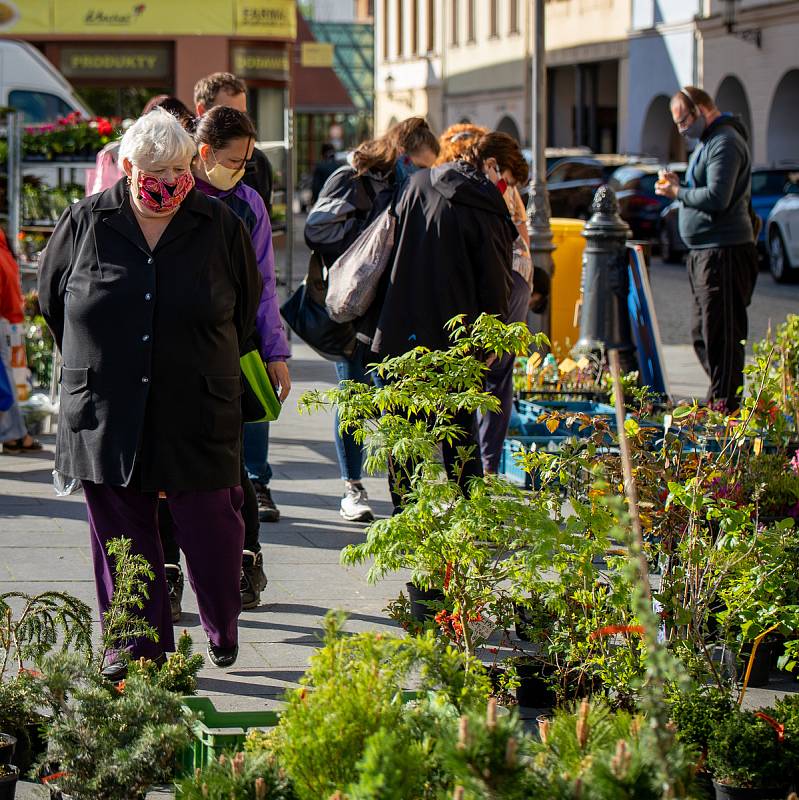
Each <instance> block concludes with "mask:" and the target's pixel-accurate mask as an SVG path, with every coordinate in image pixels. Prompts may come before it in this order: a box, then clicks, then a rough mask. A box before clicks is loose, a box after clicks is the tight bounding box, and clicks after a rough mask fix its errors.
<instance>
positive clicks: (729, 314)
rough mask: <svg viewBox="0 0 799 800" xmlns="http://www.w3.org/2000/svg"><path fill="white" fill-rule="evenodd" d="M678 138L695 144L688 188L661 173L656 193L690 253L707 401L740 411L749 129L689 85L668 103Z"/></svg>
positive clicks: (750, 275) (749, 233) (749, 284)
mask: <svg viewBox="0 0 799 800" xmlns="http://www.w3.org/2000/svg"><path fill="white" fill-rule="evenodd" d="M671 115H672V118H673V119H674V123H675V124H676V125H677V128H678V129H679V131H680V133H681V134H682V135H683V136H684V137H686V139H687V140H688V141H689V144H690V143H691V142H695V143H696V146H695V148H694V151H693V153H692V154H691V159H690V161H689V163H688V170H687V172H686V175H685V178H686V185H685V186H680V183H679V179H678V177H677V176H676V175H675V174H674V173H673V172H664V173H662V174H661V176H660V179H659V180H658V183H657V186H656V191H657V193H658V194H661V195H663V196H665V197H669V198H671V199H672V200H674V199H676V200H679V201H680V214H679V226H680V235H681V236H682V238H683V239H684V240H685V242H686V244H687V245H688V247H689V248H690V253H689V256H688V279H689V281H690V284H691V291H692V293H693V299H694V303H693V315H692V317H693V319H692V326H691V333H692V336H693V343H694V349H695V350H696V354H697V356H698V358H699V361H700V362H701V363H702V366H703V367H704V369H705V372H707V374H708V376H709V377H710V389H709V392H708V396H707V401H708V402H709V403H723V404H724V406H725V408H726V409H727V410H728V411H734V410H735V409H737V408H738V406H739V405H740V389H741V387H742V385H743V367H744V357H745V346H744V344H743V343H742V342H743V341H744V340H745V339H746V336H747V333H748V321H747V314H746V309H747V308H748V306H749V303H750V301H751V299H752V292H753V291H754V288H755V281H756V280H757V271H758V264H757V251H756V249H755V243H754V240H755V237H754V231H753V230H752V216H751V212H750V209H751V182H752V175H751V172H752V164H751V158H750V155H749V146H748V143H747V139H748V134H747V132H746V130H745V128H744V127H743V126H742V125H741V124H740V123H739V122H738V120H736V119H735V118H734V117H732V116H731V115H729V114H722V113H721V112H720V111H719V109H718V108H716V105H715V103H714V102H713V100H712V98H711V97H710V96H709V95H708V94H707V93H706V92H704V91H703V90H702V89H698V88H696V87H695V86H686V87H685V88H684V89H680V91H679V92H677V94H675V95H674V97H672V99H671Z"/></svg>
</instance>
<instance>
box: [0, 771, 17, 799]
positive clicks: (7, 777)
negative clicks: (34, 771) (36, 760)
mask: <svg viewBox="0 0 799 800" xmlns="http://www.w3.org/2000/svg"><path fill="white" fill-rule="evenodd" d="M18 780H19V770H18V769H17V768H16V767H15V766H14V765H13V764H0V800H14V795H16V793H17V781H18Z"/></svg>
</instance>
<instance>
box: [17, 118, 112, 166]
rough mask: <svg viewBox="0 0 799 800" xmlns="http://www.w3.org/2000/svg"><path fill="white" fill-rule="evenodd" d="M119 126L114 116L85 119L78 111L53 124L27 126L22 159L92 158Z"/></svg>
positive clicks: (24, 133) (109, 139) (23, 140)
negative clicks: (110, 117) (112, 117)
mask: <svg viewBox="0 0 799 800" xmlns="http://www.w3.org/2000/svg"><path fill="white" fill-rule="evenodd" d="M118 127H119V120H117V119H106V118H105V117H93V118H90V119H85V118H83V117H82V116H81V115H80V113H79V112H77V111H73V112H72V113H71V114H69V115H68V116H66V117H60V118H59V119H58V120H57V121H56V122H55V123H45V124H40V125H27V126H25V129H24V131H23V135H22V152H23V158H44V159H48V160H50V159H58V158H62V157H64V156H81V157H85V158H88V157H94V154H95V153H96V152H97V151H99V150H101V149H102V148H103V147H105V145H107V144H108V143H109V142H110V141H111V140H112V139H113V138H114V137H115V134H116V129H117V128H118Z"/></svg>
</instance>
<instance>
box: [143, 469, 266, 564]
mask: <svg viewBox="0 0 799 800" xmlns="http://www.w3.org/2000/svg"><path fill="white" fill-rule="evenodd" d="M241 488H242V490H243V492H244V505H242V507H241V516H242V517H243V518H244V548H243V549H244V550H251V551H252V552H253V553H257V552H259V551H260V549H261V543H260V542H259V541H258V533H259V531H260V528H261V523H260V520H259V519H258V500H257V498H256V497H255V489H254V488H253V485H252V481H250V479H249V477H248V475H247V469H246V468H245V466H244V460H242V462H241ZM158 532H159V534H160V535H161V548H162V549H163V551H164V563H165V564H180V548H179V547H178V543H177V541H176V539H175V523H174V521H173V520H172V515H171V514H170V513H169V503H167V502H166V501H165V500H159V501H158Z"/></svg>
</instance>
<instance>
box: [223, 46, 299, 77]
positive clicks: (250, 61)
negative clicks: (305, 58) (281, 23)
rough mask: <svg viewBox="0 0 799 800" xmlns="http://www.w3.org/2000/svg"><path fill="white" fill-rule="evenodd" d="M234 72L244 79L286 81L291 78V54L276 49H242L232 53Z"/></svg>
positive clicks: (238, 48) (234, 48)
mask: <svg viewBox="0 0 799 800" xmlns="http://www.w3.org/2000/svg"><path fill="white" fill-rule="evenodd" d="M230 61H231V66H232V70H233V72H235V73H236V75H238V76H240V77H242V78H254V79H256V80H262V81H285V80H288V77H289V69H290V64H289V54H288V53H287V52H286V51H285V50H278V49H276V48H274V47H272V48H269V47H240V46H235V47H232V48H231V51H230Z"/></svg>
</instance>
